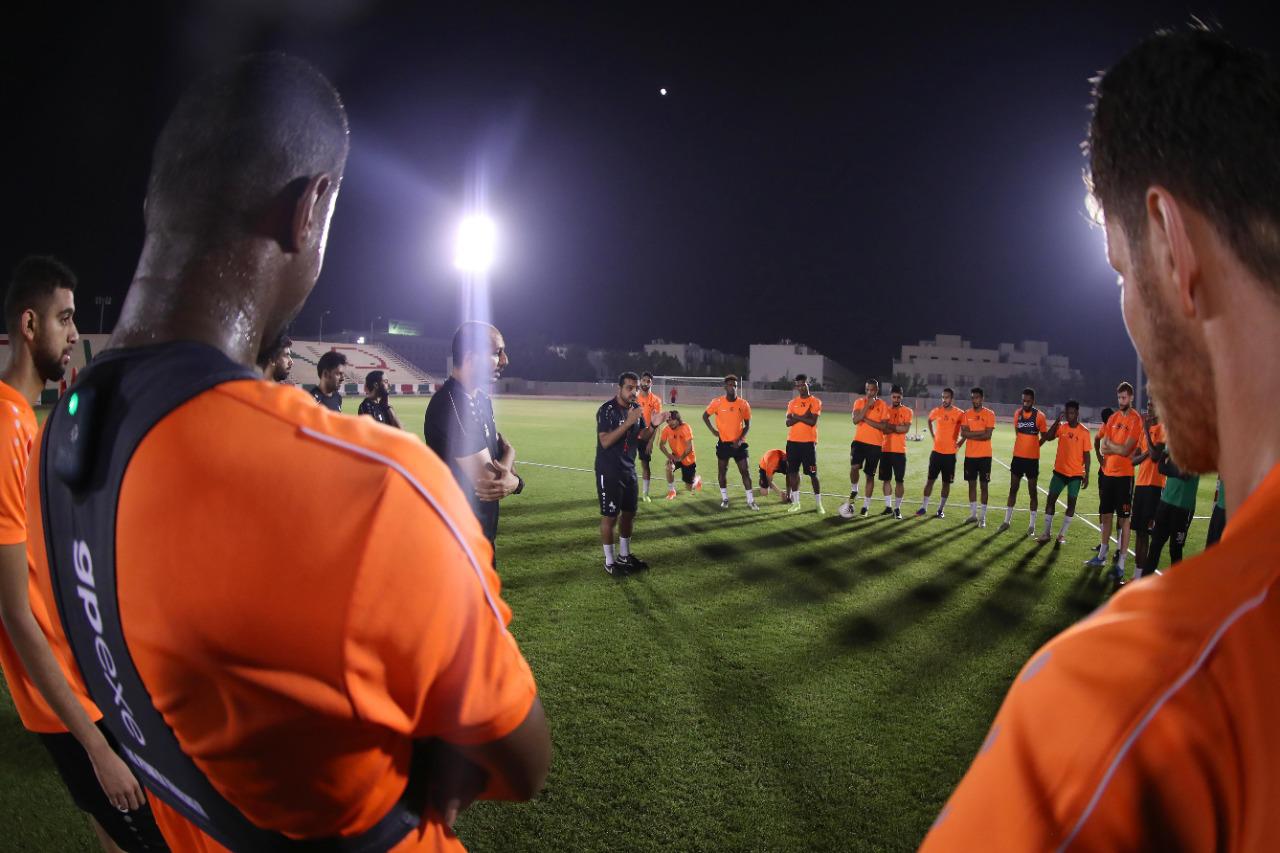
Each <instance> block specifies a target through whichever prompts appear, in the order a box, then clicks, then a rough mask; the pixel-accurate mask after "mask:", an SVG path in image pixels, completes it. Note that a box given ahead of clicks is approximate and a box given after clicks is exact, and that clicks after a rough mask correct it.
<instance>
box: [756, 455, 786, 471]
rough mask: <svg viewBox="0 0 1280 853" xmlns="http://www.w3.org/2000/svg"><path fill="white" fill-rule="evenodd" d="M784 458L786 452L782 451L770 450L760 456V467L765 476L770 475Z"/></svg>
mask: <svg viewBox="0 0 1280 853" xmlns="http://www.w3.org/2000/svg"><path fill="white" fill-rule="evenodd" d="M786 458H787V454H786V453H785V452H784V451H781V450H770V451H768V452H766V453H765V454H764V455H763V456H761V457H760V469H761V470H762V471H764V475H765V476H766V477H772V476H773V475H774V473H775V472H776V471H777V470H778V466H779V465H781V464H782V462H783V461H784V460H785V459H786Z"/></svg>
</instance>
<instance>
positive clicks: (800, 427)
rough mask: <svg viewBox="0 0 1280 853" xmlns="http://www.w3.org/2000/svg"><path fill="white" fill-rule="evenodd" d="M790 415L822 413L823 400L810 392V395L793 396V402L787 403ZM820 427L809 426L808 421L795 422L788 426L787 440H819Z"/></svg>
mask: <svg viewBox="0 0 1280 853" xmlns="http://www.w3.org/2000/svg"><path fill="white" fill-rule="evenodd" d="M787 414H788V415H820V414H822V401H821V400H819V399H818V398H817V397H815V396H813V395H812V394H810V395H809V396H808V397H792V398H791V402H790V403H787ZM817 440H818V427H817V425H816V424H815V425H813V426H809V425H808V424H806V423H794V424H792V425H791V426H790V427H788V428H787V441H817Z"/></svg>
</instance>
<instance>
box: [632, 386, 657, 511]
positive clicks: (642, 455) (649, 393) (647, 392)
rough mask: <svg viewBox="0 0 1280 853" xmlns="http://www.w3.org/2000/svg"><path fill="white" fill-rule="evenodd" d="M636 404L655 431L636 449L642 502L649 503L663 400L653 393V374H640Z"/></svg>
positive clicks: (646, 421)
mask: <svg viewBox="0 0 1280 853" xmlns="http://www.w3.org/2000/svg"><path fill="white" fill-rule="evenodd" d="M636 402H637V403H639V404H640V408H641V409H644V420H645V423H646V424H648V425H649V428H650V429H651V430H653V431H652V432H651V433H650V434H649V440H648V441H646V442H645V443H644V444H643V445H641V446H640V447H638V448H636V458H637V459H639V460H640V472H641V482H640V500H642V501H644V502H645V503H649V502H650V501H651V500H652V499H651V498H650V497H649V478H650V476H651V475H650V473H649V462H650V461H651V460H652V459H653V443H654V442H655V441H656V440H657V438H658V423H659V421H658V415H660V414H661V413H662V398H661V397H659V396H658V395H657V394H655V393H653V374H652V373H649V372H648V371H645V372H644V373H641V374H640V392H639V393H638V394H636Z"/></svg>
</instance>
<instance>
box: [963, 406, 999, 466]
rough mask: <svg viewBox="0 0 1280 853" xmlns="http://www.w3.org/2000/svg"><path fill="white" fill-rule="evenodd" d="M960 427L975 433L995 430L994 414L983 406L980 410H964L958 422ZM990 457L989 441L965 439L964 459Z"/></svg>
mask: <svg viewBox="0 0 1280 853" xmlns="http://www.w3.org/2000/svg"><path fill="white" fill-rule="evenodd" d="M960 423H961V425H963V426H964V428H965V429H967V430H971V431H974V432H977V431H978V430H986V429H995V428H996V413H995V412H993V411H991V410H990V409H988V408H987V407H986V406H983V407H982V408H981V409H965V410H964V415H963V416H962V417H961V420H960ZM989 456H991V439H989V438H988V439H987V440H986V441H974V440H973V439H971V438H970V439H966V440H965V442H964V458H965V459H986V458H988V457H989Z"/></svg>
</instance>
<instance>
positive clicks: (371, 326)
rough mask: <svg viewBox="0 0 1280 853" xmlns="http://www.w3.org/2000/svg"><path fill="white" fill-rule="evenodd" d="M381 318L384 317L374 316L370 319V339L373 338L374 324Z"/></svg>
mask: <svg viewBox="0 0 1280 853" xmlns="http://www.w3.org/2000/svg"><path fill="white" fill-rule="evenodd" d="M381 319H382V317H381V316H378V317H374V318H373V319H372V320H370V321H369V340H373V324H374V323H376V322H378V321H379V320H381Z"/></svg>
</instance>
